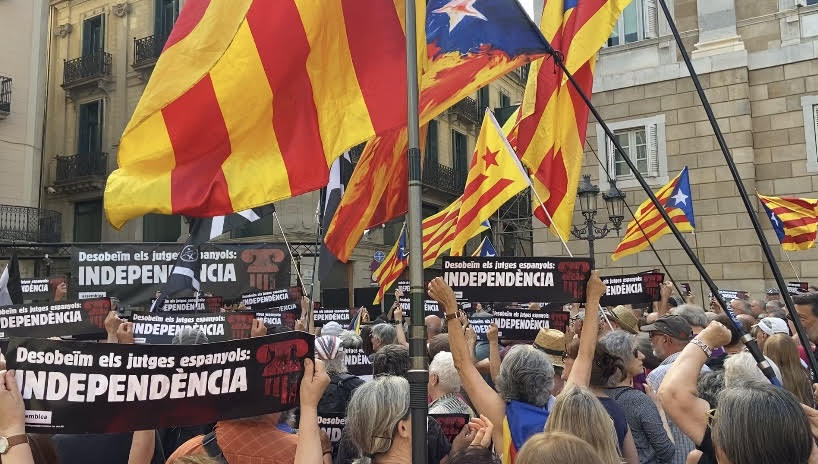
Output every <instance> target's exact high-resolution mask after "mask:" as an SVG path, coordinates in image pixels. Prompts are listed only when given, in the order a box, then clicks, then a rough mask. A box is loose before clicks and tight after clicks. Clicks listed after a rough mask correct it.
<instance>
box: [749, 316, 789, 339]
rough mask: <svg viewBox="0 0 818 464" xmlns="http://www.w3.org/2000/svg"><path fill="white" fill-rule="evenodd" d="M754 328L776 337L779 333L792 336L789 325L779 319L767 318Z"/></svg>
mask: <svg viewBox="0 0 818 464" xmlns="http://www.w3.org/2000/svg"><path fill="white" fill-rule="evenodd" d="M753 327H758V328H759V330H761V331H762V332H764V333H765V334H767V335H774V334H777V333H782V334H787V335H789V334H790V328H789V326H787V323H786V322H785V321H784V319H779V318H777V317H765V318H764V319H762V320H760V321H759V322H758V324H756V325H754V326H753Z"/></svg>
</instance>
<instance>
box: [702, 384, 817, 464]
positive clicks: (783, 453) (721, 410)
mask: <svg viewBox="0 0 818 464" xmlns="http://www.w3.org/2000/svg"><path fill="white" fill-rule="evenodd" d="M760 422H761V423H763V424H764V426H763V427H760V426H759V423H760ZM710 427H711V431H712V436H713V445H715V447H716V458H717V459H718V462H719V463H721V464H778V463H784V462H786V463H791V464H806V463H807V462H809V456H810V453H811V451H812V447H813V438H812V432H811V430H810V424H809V420H808V419H807V416H806V414H805V413H804V410H803V409H802V408H801V404H800V403H799V402H798V400H797V399H796V398H795V397H794V396H793V395H792V393H790V392H788V391H787V390H785V389H783V388H779V387H775V386H773V385H772V384H770V383H769V382H752V383H748V384H746V385H742V386H739V387H733V388H726V389H725V390H724V391H723V392H722V393H721V395H719V407H718V408H717V409H716V412H715V414H714V415H713V420H712V422H711V426H710Z"/></svg>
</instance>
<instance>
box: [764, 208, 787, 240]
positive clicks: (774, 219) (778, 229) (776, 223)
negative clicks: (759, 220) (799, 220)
mask: <svg viewBox="0 0 818 464" xmlns="http://www.w3.org/2000/svg"><path fill="white" fill-rule="evenodd" d="M760 203H761V206H763V207H764V211H766V212H767V217H768V218H770V224H772V226H773V230H774V231H775V235H777V236H778V241H779V242H780V241H782V240H784V237H786V235H787V234H786V232H784V225H783V224H781V221H780V220H779V219H778V216H776V215H775V213H773V212H772V211H771V210H770V208H767V205H765V204H764V202H763V201H762V202H760Z"/></svg>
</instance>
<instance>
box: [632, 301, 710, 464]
mask: <svg viewBox="0 0 818 464" xmlns="http://www.w3.org/2000/svg"><path fill="white" fill-rule="evenodd" d="M641 331H642V332H648V333H649V334H650V344H651V346H653V354H654V355H656V357H657V358H659V359H662V360H663V361H662V363H661V364H660V365H659V367H657V368H656V369H654V370H653V371H651V373H650V374H648V384H650V386H651V388H653V391H659V386H660V385H661V384H662V380H663V379H664V378H665V374H667V371H668V370H669V369H670V366H671V365H672V364H673V362H674V361H676V358H678V357H679V354H680V353H681V352H682V350H683V349H684V347H685V346H686V345H687V344H688V343H690V340H691V339H692V338H693V329H692V328H691V327H690V324H688V323H687V321H686V320H685V319H684V318H683V317H681V316H663V317H660V318H659V319H657V320H656V322H654V323H653V324H648V325H645V326H642V328H641ZM709 371H710V368H709V367H707V366H702V370H701V372H709ZM668 425H669V426H670V432H671V434H672V435H673V443H674V444H675V448H676V450H675V453H674V454H673V461H672V462H673V463H674V464H685V463H686V462H687V455H688V453H690V452H691V451H693V449H694V448H695V447H696V446H695V444H694V443H693V441H692V440H691V439H690V438H689V437H688V436H687V435H685V434H684V432H682V431H681V429H679V426H678V425H676V424H675V423H674V422H673V421H672V420H670V418H669V417H668Z"/></svg>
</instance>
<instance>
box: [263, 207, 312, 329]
mask: <svg viewBox="0 0 818 464" xmlns="http://www.w3.org/2000/svg"><path fill="white" fill-rule="evenodd" d="M273 218H275V220H276V224H278V230H280V231H281V236H282V237H284V244H285V245H287V251H288V252H289V253H290V262H291V263H292V266H293V267H294V268H295V275H296V276H298V282H301V290H302V292H303V290H304V278H303V277H301V269H299V266H298V263H299V261H298V260H296V259H295V256H293V249H292V248H290V242H289V241H287V234H285V233H284V228H283V227H281V221H280V220H279V219H278V212H277V211H273ZM314 274H315V270H314V269H313V275H314ZM300 304H301V302H299V305H300ZM311 312H312V298H310V307H309V309H308V310H307V314H304V308H301V316H302V317H305V319H306V322H307V332H309V331H310V329H311V327H310V326H311V325H312V324H311V323H310V321H311V320H312V318H311V317H309V315H310V313H311Z"/></svg>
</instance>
